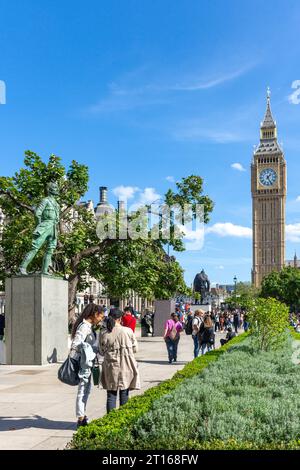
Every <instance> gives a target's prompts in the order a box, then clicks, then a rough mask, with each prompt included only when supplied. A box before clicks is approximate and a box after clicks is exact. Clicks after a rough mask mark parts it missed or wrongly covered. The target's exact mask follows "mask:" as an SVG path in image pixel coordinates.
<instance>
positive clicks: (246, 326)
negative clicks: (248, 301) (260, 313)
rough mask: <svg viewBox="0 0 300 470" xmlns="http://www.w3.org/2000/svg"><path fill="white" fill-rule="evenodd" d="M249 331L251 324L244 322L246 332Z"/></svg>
mask: <svg viewBox="0 0 300 470" xmlns="http://www.w3.org/2000/svg"><path fill="white" fill-rule="evenodd" d="M248 329H249V322H247V321H244V331H248Z"/></svg>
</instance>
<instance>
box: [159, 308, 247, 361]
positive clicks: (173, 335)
mask: <svg viewBox="0 0 300 470" xmlns="http://www.w3.org/2000/svg"><path fill="white" fill-rule="evenodd" d="M241 328H243V329H244V331H248V329H249V322H248V319H247V314H246V312H244V311H241V310H239V309H234V310H233V311H229V310H227V311H222V310H220V309H214V310H213V311H212V312H204V311H203V310H201V309H197V310H195V312H193V311H192V310H191V306H190V305H189V304H183V303H181V304H179V305H177V306H176V310H175V312H174V313H172V314H171V318H170V319H169V320H167V321H166V323H165V331H164V340H165V342H166V346H167V352H168V358H169V364H172V363H174V362H177V351H178V344H179V341H180V335H181V334H182V333H183V331H185V333H186V334H187V335H191V336H192V339H193V344H194V357H195V358H196V357H198V356H199V354H201V355H203V354H205V353H206V352H209V351H211V350H212V349H214V348H215V335H216V332H220V333H226V337H225V338H221V339H220V343H221V345H222V346H223V345H224V344H226V343H227V342H228V341H230V340H231V339H232V338H234V337H235V336H236V334H237V333H238V330H239V329H241Z"/></svg>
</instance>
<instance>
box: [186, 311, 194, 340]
mask: <svg viewBox="0 0 300 470" xmlns="http://www.w3.org/2000/svg"><path fill="white" fill-rule="evenodd" d="M193 320H194V317H193V316H192V315H189V316H188V318H187V322H186V326H185V333H186V334H187V335H191V334H192V333H193Z"/></svg>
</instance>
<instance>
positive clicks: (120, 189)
mask: <svg viewBox="0 0 300 470" xmlns="http://www.w3.org/2000/svg"><path fill="white" fill-rule="evenodd" d="M137 191H139V188H137V187H136V186H123V185H121V186H117V187H116V188H114V189H113V193H114V195H115V196H116V197H117V198H118V199H119V200H120V201H127V199H132V198H133V197H134V195H135V193H136V192H137Z"/></svg>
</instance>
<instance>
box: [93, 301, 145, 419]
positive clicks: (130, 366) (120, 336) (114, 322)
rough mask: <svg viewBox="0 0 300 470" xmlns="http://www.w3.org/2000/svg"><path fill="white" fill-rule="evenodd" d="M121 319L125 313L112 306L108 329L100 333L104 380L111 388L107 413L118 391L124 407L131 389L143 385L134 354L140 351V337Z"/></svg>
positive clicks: (114, 406) (107, 387)
mask: <svg viewBox="0 0 300 470" xmlns="http://www.w3.org/2000/svg"><path fill="white" fill-rule="evenodd" d="M121 318H122V312H121V311H120V310H118V309H112V310H111V312H110V314H109V316H108V318H107V323H106V327H107V329H106V330H104V331H103V333H101V334H100V344H99V350H100V354H101V355H102V356H104V361H103V365H102V374H101V383H102V386H103V388H104V389H105V390H107V404H106V409H107V413H109V412H110V411H111V410H112V409H113V408H116V405H117V393H118V390H119V391H120V406H122V405H125V403H127V401H128V398H129V390H139V389H140V388H141V387H140V379H139V371H138V366H137V362H136V360H135V357H134V353H136V352H137V340H136V337H135V335H134V333H133V331H132V330H131V329H130V328H127V327H126V326H122V325H121Z"/></svg>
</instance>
